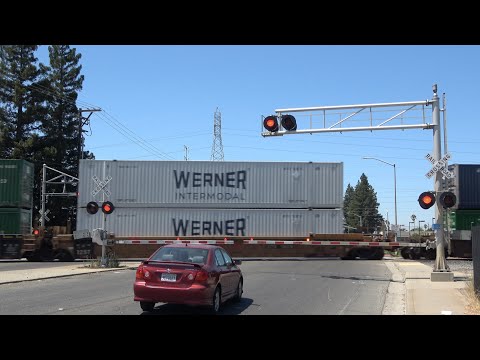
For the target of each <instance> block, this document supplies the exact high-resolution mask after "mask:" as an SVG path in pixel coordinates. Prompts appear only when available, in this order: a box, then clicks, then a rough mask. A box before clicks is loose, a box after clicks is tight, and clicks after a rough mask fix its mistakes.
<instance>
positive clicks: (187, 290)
mask: <svg viewBox="0 0 480 360" xmlns="http://www.w3.org/2000/svg"><path fill="white" fill-rule="evenodd" d="M240 264H241V261H240V260H235V261H234V260H233V259H232V258H231V257H230V255H228V253H227V252H226V251H225V249H223V248H222V247H220V246H214V245H203V244H198V245H197V244H173V245H165V246H163V247H161V248H160V249H158V250H157V251H155V252H154V253H153V255H152V256H150V258H148V259H147V260H145V261H143V262H142V264H140V266H139V267H138V269H137V273H136V275H135V284H134V285H133V292H134V295H135V296H134V300H135V301H140V307H141V308H142V310H143V311H152V310H153V308H154V306H155V303H157V302H162V303H172V304H186V305H199V306H208V307H209V308H210V309H211V310H212V312H213V313H217V312H218V311H219V309H220V306H221V304H222V303H224V302H225V301H227V300H228V299H231V298H233V299H234V300H237V301H239V300H240V299H241V298H242V293H243V275H242V271H241V270H240V268H239V267H238V266H237V265H240Z"/></svg>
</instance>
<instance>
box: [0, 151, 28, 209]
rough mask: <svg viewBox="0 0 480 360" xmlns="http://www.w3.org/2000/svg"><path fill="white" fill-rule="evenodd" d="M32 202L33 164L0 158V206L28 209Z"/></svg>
mask: <svg viewBox="0 0 480 360" xmlns="http://www.w3.org/2000/svg"><path fill="white" fill-rule="evenodd" d="M32 202H33V164H32V163H30V162H28V161H25V160H6V159H1V160H0V207H22V208H26V209H30V208H31V207H32Z"/></svg>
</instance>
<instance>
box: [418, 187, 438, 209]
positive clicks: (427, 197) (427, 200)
mask: <svg viewBox="0 0 480 360" xmlns="http://www.w3.org/2000/svg"><path fill="white" fill-rule="evenodd" d="M418 203H419V204H420V207H421V208H422V209H430V208H431V207H432V206H433V205H434V204H435V194H434V193H432V192H430V191H425V192H423V193H421V194H420V196H419V197H418Z"/></svg>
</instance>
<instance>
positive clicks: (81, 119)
mask: <svg viewBox="0 0 480 360" xmlns="http://www.w3.org/2000/svg"><path fill="white" fill-rule="evenodd" d="M96 111H102V109H82V108H79V109H78V147H77V152H78V164H79V166H80V160H81V159H83V125H85V124H88V122H89V121H90V116H92V114H93V113H94V112H96ZM84 112H89V113H90V114H88V116H87V117H86V118H84V117H83V116H82V113H84ZM84 120H85V121H84Z"/></svg>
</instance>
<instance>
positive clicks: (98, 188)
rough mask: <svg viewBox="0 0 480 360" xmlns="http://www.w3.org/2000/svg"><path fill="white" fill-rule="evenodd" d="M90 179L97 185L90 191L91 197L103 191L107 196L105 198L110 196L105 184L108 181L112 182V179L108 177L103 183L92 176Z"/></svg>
mask: <svg viewBox="0 0 480 360" xmlns="http://www.w3.org/2000/svg"><path fill="white" fill-rule="evenodd" d="M92 179H93V181H95V184H96V185H97V186H96V187H95V189H93V191H92V195H93V196H95V195H97V194H98V193H99V192H100V191H103V192H104V193H105V195H107V197H108V196H110V191H109V190H108V189H107V188H106V186H107V184H108V183H109V182H110V180H112V177H111V176H110V175H108V176H107V177H106V179H105V180H103V181H100V179H99V178H98V177H96V176H95V175H93V176H92Z"/></svg>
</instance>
